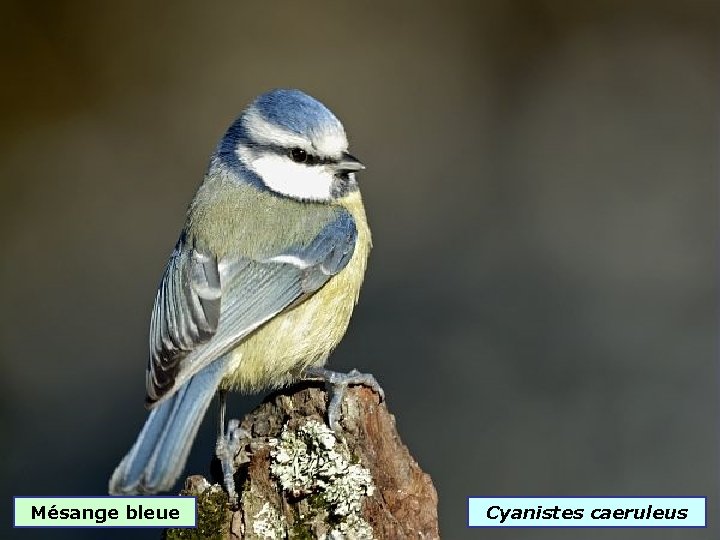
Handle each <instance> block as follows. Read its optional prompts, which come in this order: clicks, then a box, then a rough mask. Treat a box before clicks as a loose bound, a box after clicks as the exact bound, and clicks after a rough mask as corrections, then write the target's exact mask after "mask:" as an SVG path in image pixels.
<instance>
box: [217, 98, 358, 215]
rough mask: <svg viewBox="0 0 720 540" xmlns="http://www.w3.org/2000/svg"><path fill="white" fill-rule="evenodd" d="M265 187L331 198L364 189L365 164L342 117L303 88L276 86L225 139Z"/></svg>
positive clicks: (320, 199) (227, 148) (299, 195)
mask: <svg viewBox="0 0 720 540" xmlns="http://www.w3.org/2000/svg"><path fill="white" fill-rule="evenodd" d="M220 147H221V151H224V152H226V153H227V152H232V153H233V157H234V158H236V159H237V160H238V161H239V163H240V164H241V165H242V166H243V167H246V168H247V169H248V170H249V171H251V172H252V173H254V175H256V176H257V177H258V178H259V180H260V182H261V183H262V185H263V187H265V188H267V189H268V190H270V191H272V192H274V193H276V194H279V195H282V196H285V197H290V198H293V199H298V200H303V201H317V202H331V201H334V200H337V199H340V198H342V197H344V196H346V195H348V194H349V193H350V192H352V191H355V190H357V189H358V185H357V181H356V179H355V173H356V172H357V171H359V170H361V169H364V168H365V167H364V166H363V164H362V163H360V161H359V160H358V159H357V158H355V157H354V156H352V155H350V154H349V153H348V152H347V150H348V141H347V136H346V135H345V130H344V129H343V126H342V124H341V123H340V121H339V120H338V119H337V118H336V117H335V115H334V114H333V113H332V112H330V110H329V109H328V108H327V107H325V105H323V104H322V103H320V102H319V101H317V100H316V99H314V98H312V97H310V96H308V95H307V94H305V93H303V92H301V91H300V90H284V89H278V90H271V91H269V92H267V93H265V94H262V95H261V96H259V97H258V98H257V99H256V100H255V101H254V102H252V103H251V104H250V105H249V106H248V108H247V109H245V111H243V113H242V114H241V115H240V117H239V118H238V119H237V120H236V121H235V123H234V124H233V125H232V126H231V127H230V129H229V130H228V132H227V134H226V135H225V137H224V139H223V140H222V141H221V144H220Z"/></svg>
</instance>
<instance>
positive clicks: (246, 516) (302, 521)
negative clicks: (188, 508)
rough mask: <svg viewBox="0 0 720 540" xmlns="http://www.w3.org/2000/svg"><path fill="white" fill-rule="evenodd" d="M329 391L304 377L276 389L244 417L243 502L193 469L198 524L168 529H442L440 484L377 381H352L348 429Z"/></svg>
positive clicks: (356, 532)
mask: <svg viewBox="0 0 720 540" xmlns="http://www.w3.org/2000/svg"><path fill="white" fill-rule="evenodd" d="M326 404H327V393H326V392H325V391H324V390H323V389H322V388H321V387H316V386H313V385H309V384H300V385H295V386H293V387H290V388H288V389H286V390H284V391H281V392H278V393H275V394H273V395H272V396H270V397H269V398H268V399H267V400H266V401H265V402H264V403H262V404H261V405H260V406H259V407H258V408H257V409H255V410H254V411H253V412H251V413H250V414H248V415H247V416H246V417H245V418H244V419H243V421H242V428H244V429H245V430H246V431H247V432H248V433H249V434H250V437H249V438H248V439H246V440H243V447H242V449H241V450H240V452H239V453H238V454H237V455H236V457H235V462H236V465H237V467H238V473H237V474H236V476H235V479H236V485H237V490H238V494H239V503H238V505H237V507H236V508H233V509H230V508H228V506H227V496H226V495H225V494H224V492H223V491H222V488H220V486H218V485H215V486H211V485H210V483H209V482H207V481H206V480H205V479H204V478H202V477H199V476H191V477H189V478H188V479H187V483H186V490H185V491H184V493H187V494H193V495H198V497H199V499H198V500H199V524H200V527H199V528H198V529H175V530H168V531H166V536H167V538H169V539H180V538H187V539H191V538H214V539H218V540H220V539H222V540H237V539H243V540H251V539H270V538H287V539H296V538H297V539H309V538H328V539H341V538H346V539H348V540H355V539H358V540H360V539H365V538H377V539H385V538H388V539H404V538H423V539H434V538H439V533H438V522H437V494H436V492H435V488H434V487H433V484H432V481H431V479H430V476H428V475H427V474H425V473H424V472H423V471H422V470H421V469H420V467H419V466H418V464H417V462H415V460H414V459H413V458H412V456H411V455H410V453H409V452H408V449H407V447H406V446H405V445H404V444H403V443H402V441H401V440H400V437H399V435H398V433H397V430H396V429H395V418H394V417H393V415H391V414H390V413H389V412H388V410H387V408H386V406H385V403H380V399H379V397H378V396H377V394H375V393H374V392H373V391H372V390H371V389H369V388H366V387H362V386H357V387H351V388H350V389H349V390H348V391H347V393H346V395H345V399H344V401H343V405H342V411H343V414H342V419H341V428H342V431H341V433H339V434H338V435H337V436H336V434H334V433H333V432H332V431H331V430H330V429H329V428H328V427H327V426H326V424H325V418H326V416H325V413H326Z"/></svg>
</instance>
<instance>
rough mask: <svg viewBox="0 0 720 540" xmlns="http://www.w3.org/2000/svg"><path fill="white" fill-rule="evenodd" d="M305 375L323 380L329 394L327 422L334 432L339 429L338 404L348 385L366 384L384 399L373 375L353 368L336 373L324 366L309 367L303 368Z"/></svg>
mask: <svg viewBox="0 0 720 540" xmlns="http://www.w3.org/2000/svg"><path fill="white" fill-rule="evenodd" d="M305 376H306V377H307V378H311V379H321V380H323V381H325V387H326V388H327V391H328V394H329V396H330V403H328V407H327V415H328V423H329V424H330V427H331V428H332V429H333V431H335V432H339V431H340V423H339V422H340V406H341V405H342V400H343V397H344V395H345V389H346V388H347V387H348V386H350V385H356V384H361V385H363V386H368V387H370V388H371V389H372V390H373V391H374V392H376V393H377V394H378V395H379V396H380V400H384V399H385V392H384V391H383V389H382V388H381V387H380V385H379V384H378V382H377V381H376V380H375V377H374V376H372V375H371V374H370V373H360V372H359V371H358V370H357V369H353V370H352V371H350V372H349V373H338V372H337V371H330V370H329V369H325V368H324V367H309V368H307V369H306V370H305Z"/></svg>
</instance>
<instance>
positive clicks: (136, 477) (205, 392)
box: [108, 355, 229, 495]
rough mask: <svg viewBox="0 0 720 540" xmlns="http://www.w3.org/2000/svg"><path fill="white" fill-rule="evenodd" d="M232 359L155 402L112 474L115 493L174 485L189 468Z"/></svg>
mask: <svg viewBox="0 0 720 540" xmlns="http://www.w3.org/2000/svg"><path fill="white" fill-rule="evenodd" d="M228 360H229V359H228V355H226V356H225V357H222V358H218V359H217V360H215V361H214V362H213V363H212V364H210V365H208V366H206V367H205V368H203V369H202V370H200V371H199V372H198V373H196V374H195V375H194V376H193V377H192V378H191V379H190V380H189V381H188V382H186V383H185V384H184V385H183V386H182V387H181V388H179V389H178V390H177V391H176V392H175V394H173V395H172V396H171V397H169V398H167V399H166V400H164V401H163V402H161V403H159V404H158V405H157V406H155V408H154V409H153V410H152V411H151V412H150V416H148V419H147V420H146V421H145V425H144V426H143V428H142V431H141V432H140V435H138V438H137V440H136V441H135V444H133V447H132V448H131V449H130V451H129V452H128V453H127V455H126V456H125V457H124V458H123V460H122V461H121V462H120V465H118V466H117V468H116V469H115V472H114V473H113V475H112V478H110V484H109V487H108V490H109V492H110V494H111V495H138V494H153V493H157V492H159V491H167V490H169V489H170V488H172V486H173V484H175V481H176V480H177V479H178V477H179V476H180V474H181V473H182V471H183V469H184V468H185V462H186V461H187V458H188V454H189V453H190V448H191V447H192V443H193V440H194V439H195V435H196V434H197V431H198V428H199V427H200V423H201V422H202V419H203V417H204V416H205V412H206V411H207V408H208V406H209V405H210V401H211V400H212V398H213V395H214V394H215V390H216V389H217V386H218V384H219V383H220V380H221V379H222V378H223V375H224V374H225V369H226V368H227V364H228Z"/></svg>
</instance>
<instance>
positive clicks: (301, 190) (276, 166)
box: [250, 155, 333, 201]
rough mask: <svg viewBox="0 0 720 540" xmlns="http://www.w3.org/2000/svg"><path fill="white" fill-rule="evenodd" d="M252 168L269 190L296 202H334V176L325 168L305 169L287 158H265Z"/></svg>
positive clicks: (252, 165)
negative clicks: (297, 200) (332, 197)
mask: <svg viewBox="0 0 720 540" xmlns="http://www.w3.org/2000/svg"><path fill="white" fill-rule="evenodd" d="M250 167H251V168H252V169H253V170H254V171H255V172H256V173H257V174H258V175H259V176H260V178H261V179H262V181H263V182H264V183H265V185H266V186H267V187H269V188H270V189H272V190H273V191H276V192H278V193H282V194H283V195H287V196H288V197H294V198H297V199H311V200H316V201H327V200H330V199H331V193H332V183H333V175H332V173H331V172H330V171H328V170H327V169H326V168H325V167H323V166H322V165H315V166H313V165H303V164H301V163H295V162H294V161H291V160H290V159H288V158H287V157H285V156H278V155H271V156H262V157H260V158H257V159H254V160H252V161H251V162H250Z"/></svg>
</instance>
